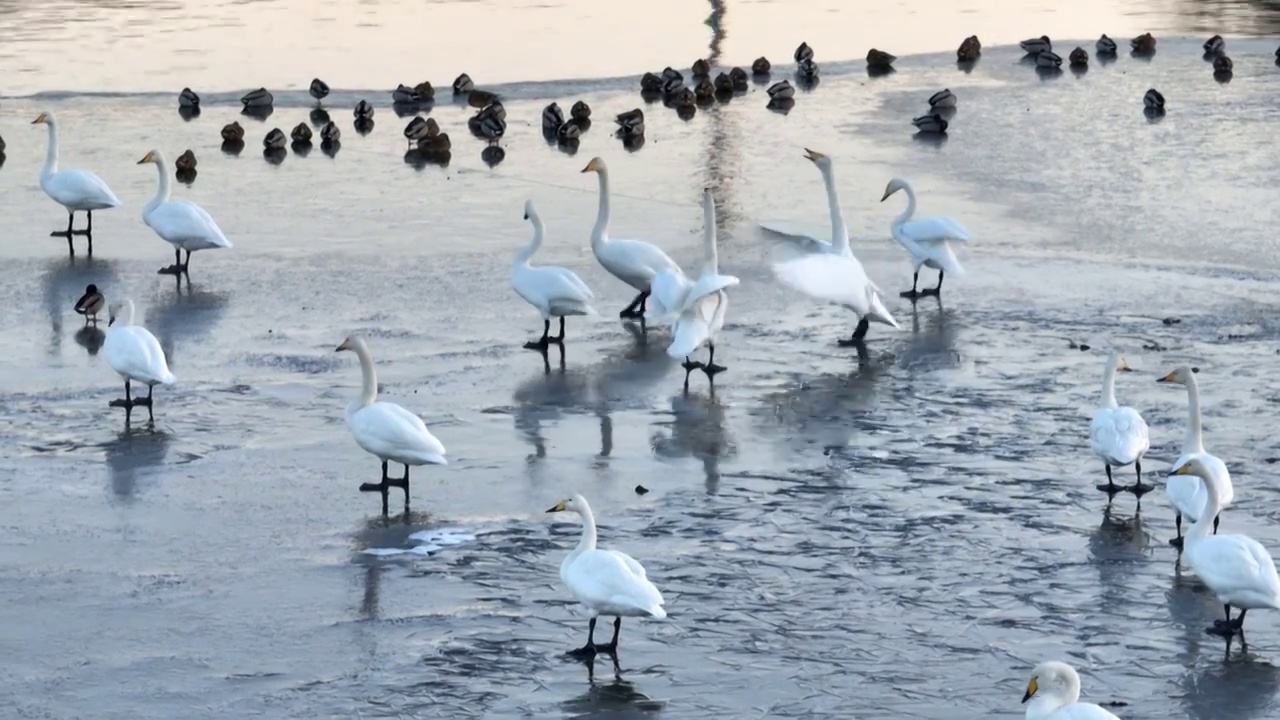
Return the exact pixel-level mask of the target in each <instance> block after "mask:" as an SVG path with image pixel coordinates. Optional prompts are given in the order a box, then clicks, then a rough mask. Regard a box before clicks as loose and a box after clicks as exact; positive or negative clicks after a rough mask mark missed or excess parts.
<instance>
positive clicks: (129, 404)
mask: <svg viewBox="0 0 1280 720" xmlns="http://www.w3.org/2000/svg"><path fill="white" fill-rule="evenodd" d="M133 320H134V308H133V300H131V299H129V298H125V299H124V300H122V301H120V302H118V303H113V304H112V305H111V306H110V307H109V308H108V309H107V336H106V338H105V339H104V340H103V342H102V350H101V351H100V352H99V354H100V355H102V357H103V358H105V359H106V361H107V365H109V366H111V369H112V370H115V371H116V373H117V374H118V375H120V377H122V378H124V397H123V398H121V399H119V400H112V401H111V402H110V403H109V404H110V406H111V407H122V408H124V409H125V418H126V420H127V419H128V418H129V416H130V415H131V414H132V412H133V408H135V407H139V406H142V407H145V408H146V409H147V417H148V419H150V420H152V421H154V420H155V416H154V414H153V413H152V409H151V394H152V392H153V391H154V389H155V386H156V385H171V384H173V383H175V382H177V381H178V379H177V378H176V377H174V376H173V373H172V372H169V363H168V362H167V361H166V360H165V357H164V350H162V349H161V348H160V341H159V340H157V339H156V336H155V335H152V334H151V332H150V331H149V330H147V329H146V328H145V327H142V326H141V325H134V324H133ZM133 382H140V383H145V384H146V386H147V396H146V397H145V398H142V397H134V396H133V393H132V389H131V387H130V383H133Z"/></svg>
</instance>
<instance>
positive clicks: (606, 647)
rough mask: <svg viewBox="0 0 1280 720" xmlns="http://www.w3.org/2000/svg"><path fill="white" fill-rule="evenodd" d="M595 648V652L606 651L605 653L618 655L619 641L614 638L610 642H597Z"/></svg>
mask: <svg viewBox="0 0 1280 720" xmlns="http://www.w3.org/2000/svg"><path fill="white" fill-rule="evenodd" d="M594 650H595V652H598V653H604V654H605V655H617V654H618V641H617V640H614V641H613V642H608V643H597V644H596V645H595V648H594Z"/></svg>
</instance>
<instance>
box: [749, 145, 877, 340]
mask: <svg viewBox="0 0 1280 720" xmlns="http://www.w3.org/2000/svg"><path fill="white" fill-rule="evenodd" d="M804 153H805V154H804V156H805V158H806V159H807V160H809V161H810V162H812V163H813V164H814V165H815V166H816V167H817V168H818V170H819V171H821V172H822V178H823V181H824V182H825V183H826V186H827V203H828V205H830V211H831V231H832V237H831V242H827V243H823V242H820V241H814V245H815V246H816V247H817V248H818V250H819V251H818V252H811V253H807V254H805V255H802V256H800V257H797V258H792V259H789V260H785V261H782V262H778V263H776V264H775V265H774V266H773V272H774V275H775V276H777V278H778V280H779V281H780V282H782V283H783V284H784V285H787V286H789V287H791V288H794V289H795V290H798V291H800V292H801V293H804V294H805V295H807V296H809V297H811V298H813V299H815V300H818V301H821V302H829V303H834V304H836V305H841V306H843V307H846V308H849V309H850V310H852V311H853V312H854V313H856V314H857V315H858V325H857V327H856V328H855V329H854V331H853V336H852V337H851V338H849V339H848V340H845V339H841V340H839V344H840V345H841V346H846V347H863V344H864V339H865V338H866V335H867V329H868V328H869V327H870V323H872V322H879V323H883V324H885V325H888V326H890V327H894V328H896V327H898V322H897V321H896V320H894V319H893V315H891V314H890V313H889V310H888V308H886V307H885V306H884V301H883V300H882V295H883V293H882V291H881V290H880V288H879V287H878V286H877V285H876V284H875V283H874V282H872V281H871V278H870V277H868V276H867V271H866V270H865V269H863V267H862V263H861V262H859V261H858V258H856V257H854V254H853V251H852V250H851V249H850V247H849V233H848V228H847V227H846V226H845V224H844V215H843V214H842V213H841V211H840V198H839V196H838V194H837V193H836V189H835V179H834V174H833V173H834V171H833V170H832V161H831V158H829V157H827V156H826V155H824V154H822V153H820V152H817V151H815V150H810V149H808V148H805V151H804Z"/></svg>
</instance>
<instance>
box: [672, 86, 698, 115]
mask: <svg viewBox="0 0 1280 720" xmlns="http://www.w3.org/2000/svg"><path fill="white" fill-rule="evenodd" d="M671 106H672V107H674V108H675V109H677V110H692V109H694V108H696V107H697V106H698V96H697V95H696V94H695V93H694V92H693V91H692V90H690V89H689V88H681V89H680V92H678V93H676V94H675V97H673V98H671Z"/></svg>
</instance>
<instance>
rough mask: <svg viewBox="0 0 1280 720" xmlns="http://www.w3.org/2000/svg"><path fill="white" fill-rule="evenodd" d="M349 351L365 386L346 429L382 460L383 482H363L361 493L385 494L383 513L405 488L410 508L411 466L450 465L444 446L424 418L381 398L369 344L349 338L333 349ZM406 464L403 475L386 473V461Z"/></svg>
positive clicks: (351, 409) (350, 410)
mask: <svg viewBox="0 0 1280 720" xmlns="http://www.w3.org/2000/svg"><path fill="white" fill-rule="evenodd" d="M343 350H350V351H351V352H354V353H355V354H356V357H358V358H360V373H361V375H362V376H363V380H364V386H363V388H362V390H361V392H360V397H358V398H356V399H355V400H353V401H351V404H350V405H348V406H347V428H348V429H349V430H351V435H352V436H353V437H355V439H356V444H357V445H359V446H360V447H361V448H363V449H364V451H365V452H367V453H369V454H370V455H375V456H377V458H378V459H379V460H381V461H382V482H380V483H377V484H374V483H364V484H362V485H361V486H360V492H376V493H382V514H383V515H386V514H387V494H388V493H389V492H390V490H391V488H393V487H398V488H400V489H402V490H404V509H405V512H408V511H409V466H410V465H427V464H432V465H448V464H449V461H448V460H445V457H444V454H445V449H444V445H442V444H441V443H440V441H439V440H437V439H436V436H435V435H432V434H431V431H430V430H428V429H427V426H426V424H424V423H423V422H422V418H420V417H418V416H417V415H414V414H413V413H411V412H409V411H408V410H405V409H404V408H403V407H400V406H399V405H397V404H395V403H389V402H379V401H378V377H377V374H376V373H375V372H374V369H373V356H372V355H370V354H369V347H368V346H367V345H365V344H364V340H362V339H360V338H358V337H354V336H351V337H348V338H347V339H346V340H343V341H342V344H341V345H339V346H338V347H337V349H336V350H335V351H334V352H342V351H343ZM392 461H394V462H398V463H400V464H401V465H404V477H401V478H392V477H388V476H387V463H388V462H392Z"/></svg>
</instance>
